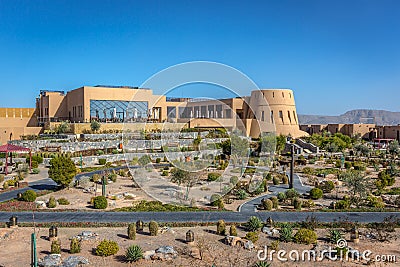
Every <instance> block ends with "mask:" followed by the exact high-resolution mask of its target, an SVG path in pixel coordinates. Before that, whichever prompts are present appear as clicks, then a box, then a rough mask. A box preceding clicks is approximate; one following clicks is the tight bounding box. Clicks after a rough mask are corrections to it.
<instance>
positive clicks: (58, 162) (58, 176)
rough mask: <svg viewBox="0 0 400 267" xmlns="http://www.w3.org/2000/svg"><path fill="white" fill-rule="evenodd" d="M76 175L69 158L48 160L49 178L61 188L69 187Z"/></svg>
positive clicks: (73, 165)
mask: <svg viewBox="0 0 400 267" xmlns="http://www.w3.org/2000/svg"><path fill="white" fill-rule="evenodd" d="M75 175H76V167H75V164H74V162H73V161H72V160H71V159H70V158H63V157H57V158H53V159H52V160H50V168H49V177H50V178H51V179H53V181H54V182H56V183H57V184H58V185H60V186H61V187H63V188H65V187H67V186H69V185H70V184H71V182H72V180H73V179H74V177H75Z"/></svg>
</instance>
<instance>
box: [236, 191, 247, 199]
mask: <svg viewBox="0 0 400 267" xmlns="http://www.w3.org/2000/svg"><path fill="white" fill-rule="evenodd" d="M236 196H237V198H238V199H240V200H243V199H246V198H247V196H248V194H247V192H246V191H245V190H243V189H239V190H238V191H237V192H236Z"/></svg>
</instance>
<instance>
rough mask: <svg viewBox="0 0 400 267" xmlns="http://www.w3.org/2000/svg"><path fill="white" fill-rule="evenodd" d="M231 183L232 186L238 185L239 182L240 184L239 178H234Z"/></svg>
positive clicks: (230, 180)
mask: <svg viewBox="0 0 400 267" xmlns="http://www.w3.org/2000/svg"><path fill="white" fill-rule="evenodd" d="M229 182H230V183H231V184H232V185H234V186H235V185H236V184H237V183H238V182H239V178H238V177H237V176H232V177H231V178H230V179H229Z"/></svg>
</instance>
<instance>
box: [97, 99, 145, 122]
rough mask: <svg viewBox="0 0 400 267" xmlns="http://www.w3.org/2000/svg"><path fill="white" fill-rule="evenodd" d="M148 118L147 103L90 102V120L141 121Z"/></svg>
mask: <svg viewBox="0 0 400 267" xmlns="http://www.w3.org/2000/svg"><path fill="white" fill-rule="evenodd" d="M147 117H148V102H147V101H120V100H90V118H91V119H97V120H100V121H106V120H114V121H141V120H146V119H147Z"/></svg>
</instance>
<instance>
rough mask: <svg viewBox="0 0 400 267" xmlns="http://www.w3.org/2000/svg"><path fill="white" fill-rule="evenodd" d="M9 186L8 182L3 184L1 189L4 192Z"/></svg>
mask: <svg viewBox="0 0 400 267" xmlns="http://www.w3.org/2000/svg"><path fill="white" fill-rule="evenodd" d="M9 187H10V186H9V185H8V181H6V182H4V184H3V189H4V190H6V189H8V188H9Z"/></svg>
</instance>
